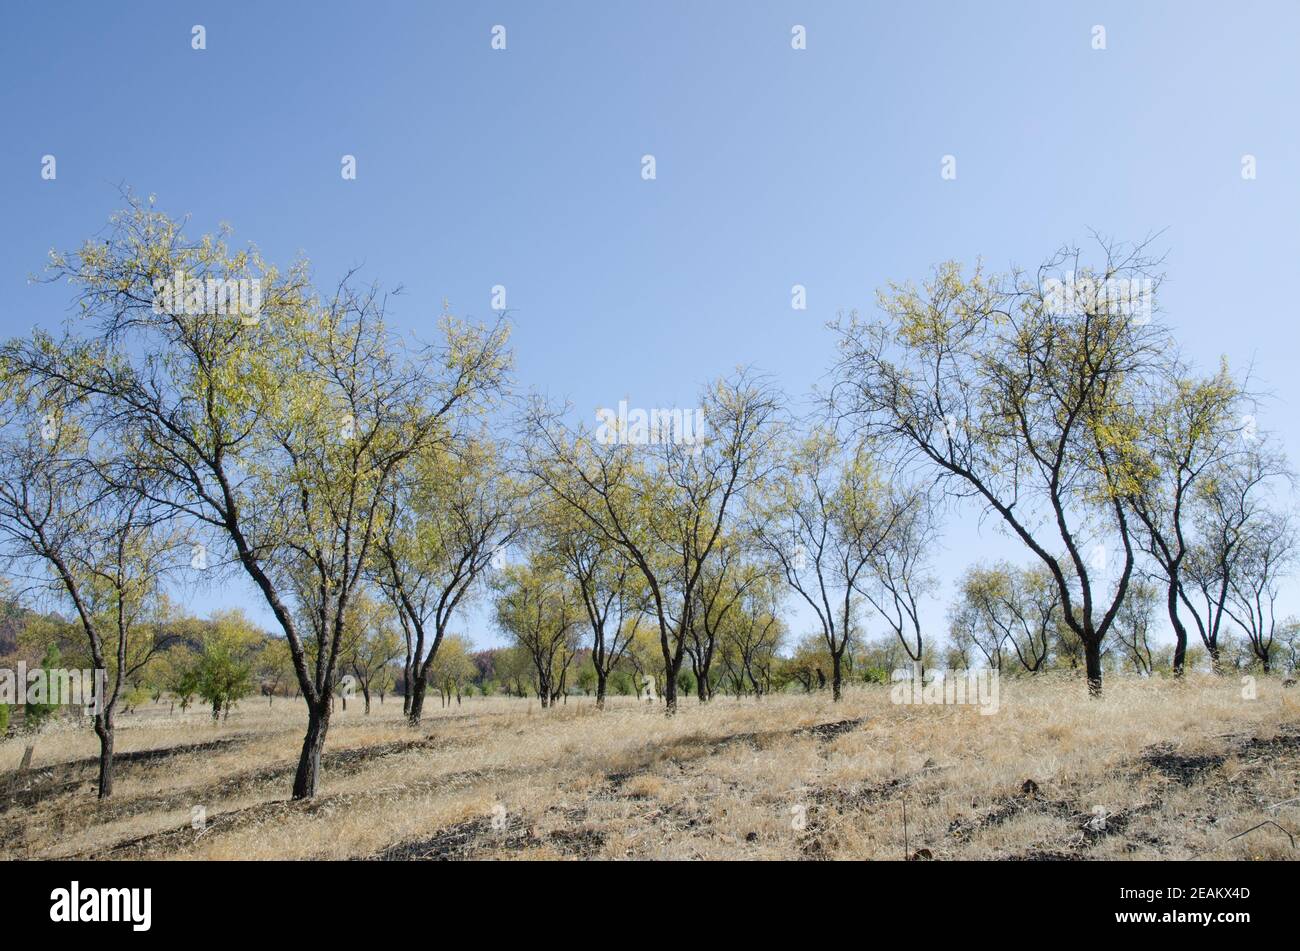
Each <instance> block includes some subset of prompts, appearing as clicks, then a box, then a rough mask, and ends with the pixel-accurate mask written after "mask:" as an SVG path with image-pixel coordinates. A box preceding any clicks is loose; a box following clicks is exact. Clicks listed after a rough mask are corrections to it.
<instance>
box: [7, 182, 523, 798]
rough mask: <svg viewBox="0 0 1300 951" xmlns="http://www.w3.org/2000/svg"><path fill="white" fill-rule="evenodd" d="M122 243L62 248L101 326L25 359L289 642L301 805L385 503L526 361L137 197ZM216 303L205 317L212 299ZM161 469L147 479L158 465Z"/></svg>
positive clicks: (24, 348) (494, 335) (120, 223)
mask: <svg viewBox="0 0 1300 951" xmlns="http://www.w3.org/2000/svg"><path fill="white" fill-rule="evenodd" d="M128 203H129V207H128V208H127V209H126V210H125V211H124V212H122V213H120V214H118V215H115V216H114V217H113V219H112V222H111V227H110V230H109V232H108V234H107V236H106V237H103V238H100V239H96V240H94V241H90V242H87V243H86V244H84V245H83V246H82V247H81V248H80V249H79V250H78V251H76V252H74V253H72V254H66V255H65V254H54V255H53V256H52V262H51V271H50V279H51V280H62V279H67V280H68V281H70V282H71V283H73V284H74V285H75V286H77V287H78V288H79V289H80V290H79V294H78V298H77V302H78V304H79V309H80V317H81V324H82V325H83V326H85V327H86V328H87V330H88V332H89V333H88V336H86V337H84V338H83V337H79V336H76V335H74V334H73V333H68V334H66V335H65V336H64V338H63V339H62V340H55V339H53V338H50V337H48V336H45V335H42V334H36V335H34V337H33V338H32V339H31V340H26V341H24V340H19V341H14V342H12V343H11V344H9V345H7V346H6V347H5V349H4V353H5V357H6V359H7V360H8V361H9V362H10V363H11V364H12V365H15V366H17V367H20V368H21V370H22V372H24V373H25V374H28V375H29V376H31V377H32V378H34V379H35V380H36V381H38V382H39V383H41V384H42V385H45V386H47V387H49V388H51V389H64V390H67V391H69V392H70V393H71V394H73V395H74V396H75V398H77V399H79V400H85V401H89V402H90V403H91V404H92V406H93V407H94V409H95V417H94V418H95V424H96V426H97V428H98V430H99V431H100V433H101V434H102V437H103V438H104V439H106V440H108V441H111V442H112V443H113V444H115V445H119V446H122V447H125V448H126V450H127V452H126V453H125V454H124V458H123V466H122V468H123V470H124V472H125V473H126V474H127V475H124V476H123V478H130V479H132V480H137V481H146V482H148V483H149V484H151V485H154V484H156V485H158V486H159V488H158V489H157V491H153V492H151V493H150V494H149V498H150V500H151V501H152V502H154V503H157V504H160V505H163V506H167V507H169V508H170V510H171V511H172V512H173V513H174V514H175V515H176V516H177V517H179V518H183V519H186V520H187V521H188V522H189V523H191V525H192V526H193V528H194V529H195V530H196V531H197V530H200V529H201V530H204V531H205V533H206V537H205V539H204V541H205V542H206V541H210V542H211V543H212V545H213V547H214V551H222V552H224V553H225V554H226V555H228V560H229V561H231V562H233V563H234V564H236V565H238V566H239V567H240V568H241V569H242V570H243V572H244V573H245V574H246V575H247V576H248V577H249V579H250V580H251V581H252V582H253V584H254V585H255V587H256V588H257V590H258V591H259V592H260V593H261V595H262V596H263V598H264V599H265V600H266V602H267V605H268V607H269V608H270V610H271V612H272V614H273V615H274V616H275V618H276V621H277V623H278V624H279V625H280V627H281V629H282V631H283V633H284V636H285V639H286V640H287V641H288V643H289V646H290V653H291V656H292V659H293V663H294V671H295V674H296V677H297V680H298V686H299V689H300V691H301V693H302V695H303V698H304V700H305V702H306V704H307V709H308V721H307V732H306V735H305V737H304V739H303V745H302V751H301V755H300V757H299V762H298V768H297V770H296V772H295V776H294V781H293V795H294V797H295V798H306V797H310V796H313V795H315V793H316V789H317V785H318V778H319V773H320V756H321V751H322V750H323V748H324V745H325V739H326V736H327V733H328V729H329V715H330V710H331V706H332V703H331V701H332V691H333V689H334V685H335V683H336V679H337V678H336V673H337V665H338V662H339V659H340V654H339V647H340V640H341V637H342V634H343V618H344V617H345V615H346V613H347V605H348V602H349V600H350V599H351V597H352V595H353V593H354V591H355V590H356V588H357V586H358V584H360V582H361V580H362V572H363V569H364V568H365V566H366V565H367V564H368V562H369V560H370V557H371V555H372V550H373V543H374V540H375V537H376V535H377V534H378V532H379V531H380V529H381V527H382V522H383V515H384V511H385V509H384V506H383V505H382V502H383V500H384V499H385V498H386V496H387V492H388V488H389V486H390V483H391V482H392V481H393V479H394V478H395V474H396V473H397V472H398V470H399V469H400V467H401V466H402V464H403V463H404V462H405V460H407V459H408V458H409V457H410V456H411V455H412V454H413V453H415V452H416V451H417V450H419V449H420V448H422V447H423V446H425V445H426V444H427V443H428V442H430V441H431V440H435V439H437V438H439V437H440V436H442V435H443V434H445V433H446V432H447V431H448V430H449V429H450V428H453V427H452V426H451V425H450V420H452V419H455V418H458V417H459V416H460V415H461V414H462V413H464V412H466V411H467V410H469V409H472V408H473V407H476V406H477V405H479V404H480V403H481V402H482V401H483V400H484V399H485V397H487V396H488V395H490V394H492V393H494V392H496V391H498V390H499V389H500V387H501V386H502V385H503V382H504V375H505V372H506V370H507V368H508V365H509V355H508V352H507V351H506V349H505V341H506V332H505V328H504V327H503V326H502V325H498V326H497V327H494V328H486V329H485V328H479V327H476V326H473V325H470V324H467V323H465V322H462V321H459V320H456V319H455V318H452V317H447V318H445V319H444V320H443V322H442V325H441V329H442V331H443V335H444V337H445V344H444V345H443V346H441V347H436V348H433V347H430V348H420V349H415V348H411V347H405V346H403V345H402V343H401V342H400V341H398V340H396V339H394V338H393V336H392V335H391V334H390V333H389V332H388V331H387V329H386V326H385V321H384V313H385V309H386V298H385V297H384V296H383V295H382V294H381V293H380V292H379V291H378V290H377V289H376V288H373V287H371V288H367V289H362V290H358V289H356V288H355V287H354V286H353V283H352V281H351V276H349V277H348V278H347V279H345V280H344V281H343V282H341V283H340V284H339V285H338V287H337V288H336V289H335V290H334V291H333V292H332V294H330V295H329V296H327V297H324V298H322V297H320V296H318V295H316V294H315V293H314V292H313V291H312V289H311V287H310V284H309V281H308V273H307V268H306V265H305V264H298V265H295V267H293V268H292V269H291V270H290V271H288V272H287V273H285V274H283V275H282V274H281V273H280V272H279V271H277V270H276V269H274V268H272V267H270V266H268V265H267V264H266V263H265V262H264V261H263V260H262V259H261V258H260V257H259V256H258V255H257V254H256V253H255V252H252V251H240V252H235V253H232V252H230V251H229V250H228V248H227V246H226V244H225V241H224V236H221V235H219V236H216V237H206V238H204V239H202V240H200V241H198V242H190V241H189V240H188V239H187V238H185V237H184V235H183V233H182V226H181V224H179V223H178V222H176V221H174V220H172V219H170V218H168V217H167V216H166V215H163V214H161V213H159V212H157V211H155V210H154V209H153V208H152V206H151V205H150V204H144V203H141V202H139V201H138V200H136V199H134V198H133V197H131V196H128ZM178 280H179V281H182V282H183V283H184V284H185V287H186V289H187V295H186V296H187V297H188V296H189V295H188V289H190V288H199V289H201V288H202V287H204V286H205V285H206V286H208V287H213V286H226V287H228V286H230V285H229V284H228V282H230V281H241V280H243V281H249V282H251V283H252V286H255V287H257V288H258V289H259V294H258V297H259V298H260V300H259V309H258V311H257V312H256V313H254V314H253V315H251V319H250V315H249V314H247V313H240V312H235V313H230V312H219V313H193V312H192V311H193V310H194V309H195V308H191V307H188V306H186V307H181V306H177V305H176V304H175V303H174V302H173V303H171V304H165V303H164V301H163V300H162V299H161V298H160V297H159V294H158V291H159V288H162V287H166V286H167V285H169V284H174V283H175V282H177V281H178ZM199 297H200V299H198V300H197V303H198V304H199V307H198V308H197V309H198V310H203V309H204V308H203V307H202V300H201V293H200V295H199ZM139 474H143V476H141V475H139ZM307 576H312V577H313V578H314V582H315V585H316V590H317V592H318V597H317V598H316V599H315V608H316V610H317V611H318V613H319V615H320V618H319V619H320V623H319V624H318V626H317V627H318V631H319V632H320V636H322V637H323V638H324V640H323V642H322V643H319V644H318V645H317V649H316V650H315V651H314V652H313V653H314V657H315V662H314V663H309V661H308V648H307V644H306V641H307V640H308V639H309V637H310V636H311V635H310V634H308V633H306V632H303V631H302V630H300V625H299V622H298V620H297V619H296V617H295V611H294V600H295V599H294V594H295V586H294V584H293V583H292V580H291V579H292V578H294V577H296V578H297V579H298V580H299V581H301V579H302V578H304V577H307Z"/></svg>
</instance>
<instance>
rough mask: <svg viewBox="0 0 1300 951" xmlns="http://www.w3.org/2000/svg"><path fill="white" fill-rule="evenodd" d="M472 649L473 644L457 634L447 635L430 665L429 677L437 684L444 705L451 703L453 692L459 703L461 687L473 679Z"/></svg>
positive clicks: (474, 670)
mask: <svg viewBox="0 0 1300 951" xmlns="http://www.w3.org/2000/svg"><path fill="white" fill-rule="evenodd" d="M473 649H474V645H473V644H471V643H470V642H469V641H468V640H466V639H465V638H464V637H461V636H460V635H459V634H451V635H448V637H447V638H446V640H444V641H443V644H442V649H441V650H440V651H438V656H437V659H436V660H435V661H434V662H433V664H432V665H431V666H430V668H429V679H430V681H431V682H432V683H434V684H437V686H438V694H439V696H440V697H441V698H442V705H443V706H444V707H446V706H448V705H449V704H450V703H451V698H452V695H453V694H454V695H455V697H456V702H457V703H460V692H461V689H462V688H463V687H464V686H465V685H466V684H468V683H470V682H471V681H472V680H473V679H474V674H475V672H476V670H477V668H475V666H474V661H473V660H472V659H471V657H470V655H471V653H472V652H473Z"/></svg>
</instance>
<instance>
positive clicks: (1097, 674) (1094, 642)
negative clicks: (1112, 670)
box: [1083, 637, 1101, 697]
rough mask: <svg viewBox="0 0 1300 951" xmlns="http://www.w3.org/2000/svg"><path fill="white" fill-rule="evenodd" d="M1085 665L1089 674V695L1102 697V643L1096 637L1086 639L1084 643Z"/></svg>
mask: <svg viewBox="0 0 1300 951" xmlns="http://www.w3.org/2000/svg"><path fill="white" fill-rule="evenodd" d="M1083 658H1084V665H1085V668H1086V670H1087V673H1088V694H1089V696H1093V697H1100V696H1101V642H1100V641H1099V640H1098V639H1097V638H1096V637H1085V638H1084V641H1083Z"/></svg>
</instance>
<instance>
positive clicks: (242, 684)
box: [194, 608, 264, 722]
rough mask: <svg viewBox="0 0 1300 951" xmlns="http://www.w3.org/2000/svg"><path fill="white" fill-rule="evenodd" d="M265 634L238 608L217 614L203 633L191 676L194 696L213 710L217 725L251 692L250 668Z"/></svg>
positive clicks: (251, 672)
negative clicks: (193, 677)
mask: <svg viewBox="0 0 1300 951" xmlns="http://www.w3.org/2000/svg"><path fill="white" fill-rule="evenodd" d="M263 639H264V635H263V634H262V632H261V631H259V630H258V629H257V628H256V627H254V626H253V624H252V623H250V622H249V620H248V619H247V618H246V617H245V616H244V613H243V612H242V611H240V610H239V609H238V608H236V609H234V610H226V611H218V612H216V613H214V614H213V615H212V622H211V624H210V625H209V626H208V629H207V630H206V631H205V632H204V634H203V637H202V641H201V644H200V648H199V655H198V660H197V664H196V666H195V670H194V674H195V680H196V688H195V693H197V694H198V696H199V697H201V698H202V699H203V700H204V701H205V702H206V703H208V704H209V705H210V706H211V707H212V719H213V722H216V721H217V720H218V719H220V718H221V717H222V715H223V714H224V715H225V716H226V717H227V718H229V716H230V708H231V707H232V706H234V705H235V704H236V703H238V702H239V701H240V700H242V699H243V698H244V697H246V696H248V695H249V694H250V693H252V692H253V665H254V663H255V662H256V659H257V655H258V652H259V650H260V648H261V647H262V643H263Z"/></svg>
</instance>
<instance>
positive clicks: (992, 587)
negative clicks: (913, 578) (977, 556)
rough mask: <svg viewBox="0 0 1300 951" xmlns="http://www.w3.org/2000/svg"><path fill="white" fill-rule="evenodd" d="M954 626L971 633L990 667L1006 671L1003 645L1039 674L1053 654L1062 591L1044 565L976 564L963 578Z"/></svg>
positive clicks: (1028, 667) (1031, 671) (960, 584)
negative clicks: (1036, 566) (1025, 566)
mask: <svg viewBox="0 0 1300 951" xmlns="http://www.w3.org/2000/svg"><path fill="white" fill-rule="evenodd" d="M958 592H959V597H958V601H957V604H956V605H954V608H953V615H952V616H953V628H954V629H957V628H961V629H963V630H965V631H966V632H968V633H969V636H970V641H971V643H972V644H974V645H975V646H976V647H977V648H978V649H979V651H980V653H981V654H983V655H984V658H985V660H986V661H987V662H988V665H989V666H990V667H992V668H994V669H995V670H1002V658H1003V652H1004V649H1005V650H1007V651H1009V652H1010V653H1013V654H1014V655H1015V657H1016V660H1018V661H1019V663H1020V666H1021V667H1023V668H1024V669H1025V670H1026V671H1028V672H1030V673H1038V672H1039V671H1040V670H1042V669H1043V667H1044V665H1045V664H1046V663H1047V659H1048V657H1049V655H1050V654H1051V649H1052V641H1053V637H1052V635H1053V633H1054V632H1055V630H1056V627H1057V626H1058V624H1059V623H1060V606H1061V601H1060V591H1059V589H1058V588H1057V586H1056V584H1055V582H1054V581H1053V580H1052V577H1051V575H1050V574H1049V573H1048V572H1047V571H1046V570H1045V569H1043V568H1037V569H1035V568H1026V569H1021V568H1017V567H1015V566H1014V565H1011V564H1008V563H1005V562H1002V563H999V564H995V565H993V566H991V567H988V568H984V567H979V566H972V567H971V568H968V569H967V570H966V574H965V575H964V576H963V577H962V578H961V580H960V581H959V582H958Z"/></svg>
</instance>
